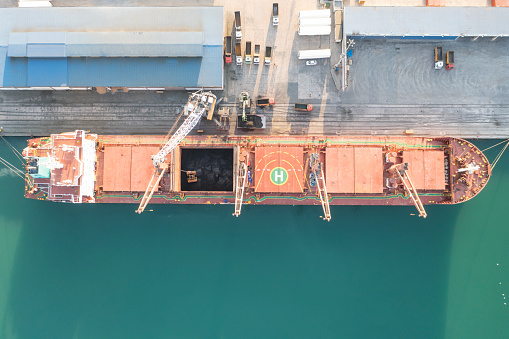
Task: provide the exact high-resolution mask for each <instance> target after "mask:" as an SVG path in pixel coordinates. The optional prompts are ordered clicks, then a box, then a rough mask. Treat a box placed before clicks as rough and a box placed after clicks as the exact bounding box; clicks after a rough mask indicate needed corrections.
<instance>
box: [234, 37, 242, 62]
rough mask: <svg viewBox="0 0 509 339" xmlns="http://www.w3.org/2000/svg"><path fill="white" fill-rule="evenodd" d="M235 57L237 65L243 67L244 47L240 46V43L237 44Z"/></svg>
mask: <svg viewBox="0 0 509 339" xmlns="http://www.w3.org/2000/svg"><path fill="white" fill-rule="evenodd" d="M235 57H236V60H237V65H242V46H240V42H236V43H235Z"/></svg>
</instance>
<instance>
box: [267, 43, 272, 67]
mask: <svg viewBox="0 0 509 339" xmlns="http://www.w3.org/2000/svg"><path fill="white" fill-rule="evenodd" d="M271 56H272V47H265V65H270V59H271Z"/></svg>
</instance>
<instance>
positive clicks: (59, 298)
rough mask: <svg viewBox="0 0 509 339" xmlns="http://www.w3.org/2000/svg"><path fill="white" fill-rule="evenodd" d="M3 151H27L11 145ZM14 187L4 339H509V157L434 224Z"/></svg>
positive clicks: (5, 226) (378, 212) (7, 196)
mask: <svg viewBox="0 0 509 339" xmlns="http://www.w3.org/2000/svg"><path fill="white" fill-rule="evenodd" d="M8 140H9V141H11V142H12V143H13V144H14V145H15V146H16V147H17V148H18V149H22V148H23V146H24V145H25V141H24V140H23V139H22V138H10V139H8ZM475 143H476V144H477V145H478V146H480V147H481V148H484V147H487V146H489V145H491V144H493V143H494V142H493V141H485V142H480V141H476V142H475ZM496 153H497V151H493V152H487V155H488V157H489V158H490V159H491V160H492V159H493V158H494V157H495V155H496ZM0 156H2V157H5V158H8V159H10V160H11V161H13V162H14V159H15V158H14V156H12V155H11V154H10V153H9V151H8V148H7V147H6V146H5V144H4V143H3V142H1V141H0ZM0 187H1V192H2V194H1V195H0V234H1V237H0V320H1V326H0V337H1V338H29V339H31V338H51V339H54V338H507V337H509V306H508V305H505V304H504V303H506V302H507V303H508V304H509V247H508V242H509V221H508V220H509V204H508V199H507V196H508V193H509V154H506V155H505V156H504V158H503V159H502V160H501V161H500V162H499V164H498V165H497V167H496V168H495V171H494V173H493V176H492V178H491V180H490V182H489V183H488V186H487V187H486V189H484V190H483V191H482V192H481V193H480V195H479V196H477V197H476V198H474V199H473V200H471V201H469V202H467V203H465V204H461V205H456V206H430V207H427V212H428V215H429V216H428V218H427V219H425V220H423V219H422V218H418V217H416V216H411V215H410V213H415V211H414V209H413V208H410V207H342V206H338V207H332V216H333V219H332V221H331V222H330V223H326V222H324V221H322V220H321V219H319V216H320V215H321V208H320V207H319V206H314V207H302V206H296V207H279V206H268V207H265V206H245V207H244V208H243V211H242V215H241V216H240V217H239V218H238V219H237V218H234V217H232V215H231V213H232V212H233V206H225V205H222V206H209V205H204V206H153V207H152V208H153V209H154V212H150V213H145V214H143V215H141V216H139V215H137V214H135V213H134V210H135V208H136V207H135V206H133V205H100V204H97V205H72V204H58V203H48V202H41V201H33V200H28V199H24V198H23V183H22V181H21V180H20V179H19V180H18V179H17V178H15V177H12V176H10V175H8V174H6V172H5V171H1V172H0ZM497 264H498V265H497ZM503 294H505V296H507V300H504V296H503Z"/></svg>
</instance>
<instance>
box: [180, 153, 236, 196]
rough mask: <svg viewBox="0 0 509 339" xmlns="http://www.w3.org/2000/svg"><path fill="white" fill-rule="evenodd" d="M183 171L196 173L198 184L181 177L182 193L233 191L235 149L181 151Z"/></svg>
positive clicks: (183, 176)
mask: <svg viewBox="0 0 509 339" xmlns="http://www.w3.org/2000/svg"><path fill="white" fill-rule="evenodd" d="M180 165H181V169H182V170H184V171H196V177H197V181H196V182H191V183H190V182H188V181H187V177H186V176H185V175H181V177H180V185H181V189H182V191H215V192H226V191H233V149H231V148H216V149H214V148H208V149H193V148H182V149H181V164H180Z"/></svg>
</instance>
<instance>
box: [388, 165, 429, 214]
mask: <svg viewBox="0 0 509 339" xmlns="http://www.w3.org/2000/svg"><path fill="white" fill-rule="evenodd" d="M389 170H390V171H394V172H396V174H397V176H398V178H399V179H400V180H401V182H402V183H403V186H404V187H405V190H406V191H407V193H408V195H409V196H410V198H411V199H412V202H413V203H414V205H415V208H417V211H419V216H420V217H423V218H426V217H427V216H428V214H427V213H426V210H425V209H424V206H423V205H422V202H421V198H419V194H417V190H416V189H415V186H414V183H413V182H412V179H411V178H410V174H409V173H408V163H403V164H396V165H392V166H391V168H390V169H389Z"/></svg>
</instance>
